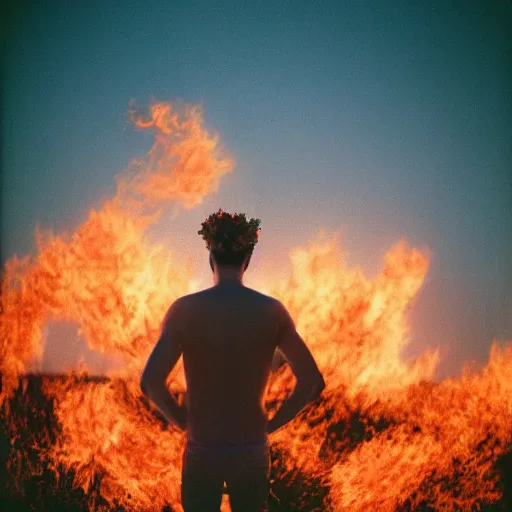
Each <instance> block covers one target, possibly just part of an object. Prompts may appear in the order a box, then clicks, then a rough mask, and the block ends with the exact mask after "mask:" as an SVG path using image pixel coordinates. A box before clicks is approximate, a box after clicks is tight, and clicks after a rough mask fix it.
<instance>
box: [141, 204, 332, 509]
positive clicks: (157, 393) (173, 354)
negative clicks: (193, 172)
mask: <svg viewBox="0 0 512 512" xmlns="http://www.w3.org/2000/svg"><path fill="white" fill-rule="evenodd" d="M259 222H260V221H259V219H251V220H250V221H247V220H246V219H245V215H244V214H237V215H230V214H228V213H226V212H223V211H222V210H219V211H218V212H217V213H215V214H212V215H210V216H209V217H208V219H206V221H205V222H204V223H203V224H202V226H203V229H202V230H201V231H199V234H202V235H203V238H204V239H205V240H206V243H207V248H208V249H209V250H210V266H211V269H212V271H213V274H214V286H213V287H211V288H208V289H206V290H203V291H200V292H197V293H193V294H190V295H186V296H183V297H181V298H179V299H178V300H176V301H175V302H174V303H173V304H172V305H171V307H170V308H169V311H168V312H167V315H166V317H165V319H164V322H163V325H162V333H161V336H160V339H159V340H158V342H157V344H156V346H155V348H154V350H153V352H152V353H151V355H150V357H149V359H148V361H147V364H146V367H145V369H144V372H143V375H142V378H141V389H142V391H143V393H144V394H145V395H146V396H147V397H148V398H149V399H150V400H151V401H152V402H154V403H155V405H156V406H157V407H158V408H159V409H160V410H161V411H162V412H163V413H164V414H165V415H166V416H167V418H168V419H169V420H170V421H173V422H174V423H176V424H177V425H178V426H179V427H180V428H182V429H186V432H187V445H186V447H185V450H184V454H183V472H182V489H181V497H182V504H183V507H184V509H185V512H195V511H198V512H209V511H214V510H215V511H218V510H219V508H220V503H221V501H222V491H223V485H224V482H226V484H227V486H228V492H229V499H230V504H231V508H232V510H233V512H252V511H261V510H263V511H264V510H268V508H267V499H268V495H269V491H270V486H269V472H270V456H269V445H268V435H269V434H272V432H275V431H276V430H277V429H279V428H281V427H282V426H283V425H285V424H286V423H288V422H289V421H290V420H292V419H293V418H294V417H295V416H296V415H297V414H298V413H299V412H300V411H301V410H302V409H303V408H304V407H305V406H306V405H307V404H308V403H309V402H311V401H313V400H314V399H316V398H317V397H318V396H319V395H320V393H321V392H322V390H323V389H324V387H325V383H324V380H323V378H322V375H321V373H320V371H319V370H318V367H317V365H316V363H315V361H314V359H313V357H312V355H311V353H310V351H309V349H308V348H307V346H306V345H305V344H304V342H303V340H302V339H301V337H300V336H299V334H298V333H297V331H296V330H295V325H294V322H293V320H292V318H291V317H290V315H289V313H288V312H287V310H286V308H285V307H284V306H283V305H282V304H281V303H280V302H279V301H278V300H276V299H274V298H272V297H269V296H266V295H263V294H262V293H259V292H257V291H255V290H253V289H250V288H247V287H245V286H244V285H243V282H242V278H243V274H244V271H245V270H246V269H247V267H248V265H249V261H250V259H251V255H252V252H253V249H254V245H255V244H256V242H257V240H258V234H259V233H258V232H259V227H258V225H259ZM276 348H279V350H280V351H281V352H282V354H283V355H284V357H285V358H286V360H287V361H288V363H289V364H290V366H291V368H292V370H293V372H294V374H295V376H296V378H297V382H296V386H295V389H294V391H293V393H292V395H291V396H290V397H289V398H288V399H287V400H286V401H285V402H284V403H283V405H282V407H281V408H280V409H279V410H278V411H277V413H276V414H275V415H274V417H273V418H272V419H270V420H268V419H267V416H266V411H265V408H264V403H263V399H264V396H263V395H264V392H265V389H266V385H267V379H268V377H269V373H270V370H271V366H272V360H273V357H274V353H275V352H276ZM181 354H183V360H184V368H185V377H186V383H187V393H186V399H185V404H184V405H183V406H180V405H178V403H177V402H176V401H175V400H174V399H173V397H172V396H171V395H170V394H169V392H168V391H167V389H166V388H165V380H166V378H167V376H168V375H169V372H170V371H171V370H172V368H173V367H174V365H175V364H176V362H177V361H178V359H179V357H180V355H181ZM276 354H277V353H276Z"/></svg>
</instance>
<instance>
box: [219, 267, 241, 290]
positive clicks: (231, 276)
mask: <svg viewBox="0 0 512 512" xmlns="http://www.w3.org/2000/svg"><path fill="white" fill-rule="evenodd" d="M213 281H214V283H215V286H226V285H227V286H243V285H244V283H243V272H242V271H241V270H240V269H238V268H231V267H224V268H219V267H217V272H216V273H215V274H214V277H213Z"/></svg>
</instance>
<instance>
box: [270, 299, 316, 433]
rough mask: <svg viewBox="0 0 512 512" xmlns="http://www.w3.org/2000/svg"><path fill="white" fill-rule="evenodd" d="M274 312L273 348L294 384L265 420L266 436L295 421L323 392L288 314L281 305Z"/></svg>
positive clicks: (303, 344)
mask: <svg viewBox="0 0 512 512" xmlns="http://www.w3.org/2000/svg"><path fill="white" fill-rule="evenodd" d="M278 309H279V311H280V313H279V315H280V323H281V328H280V332H279V339H278V340H277V346H278V348H279V350H280V352H281V353H282V354H283V355H284V357H285V358H286V360H287V361H288V363H289V364H290V366H291V368H292V371H293V373H294V374H295V377H296V379H297V382H296V384H295V388H294V390H293V393H292V394H291V395H290V396H289V397H288V398H287V399H286V400H285V401H284V402H283V404H282V405H281V407H280V409H279V410H278V411H277V412H276V414H275V415H274V417H273V418H272V419H271V420H269V422H268V433H269V434H271V433H272V432H275V431H276V430H278V429H280V428H281V427H282V426H283V425H286V423H288V422H289V421H291V420H292V419H293V418H295V416H297V414H299V412H300V411H302V409H304V407H305V406H306V405H307V404H309V403H310V402H312V401H313V400H315V399H316V398H318V397H319V396H320V394H321V393H322V391H323V389H324V388H325V382H324V379H323V377H322V374H321V373H320V370H319V369H318V366H317V365H316V362H315V360H314V359H313V356H312V354H311V352H310V351H309V349H308V347H307V346H306V344H305V343H304V341H303V340H302V338H301V337H300V335H299V333H298V332H297V331H296V329H295V324H294V322H293V320H292V318H291V316H290V314H289V313H288V311H287V310H286V308H285V307H284V306H283V305H282V304H281V303H278Z"/></svg>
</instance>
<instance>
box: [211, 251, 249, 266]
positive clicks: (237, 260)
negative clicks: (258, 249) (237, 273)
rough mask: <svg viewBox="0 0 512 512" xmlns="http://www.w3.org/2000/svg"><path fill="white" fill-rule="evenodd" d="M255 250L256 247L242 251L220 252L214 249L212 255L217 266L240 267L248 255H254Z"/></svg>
mask: <svg viewBox="0 0 512 512" xmlns="http://www.w3.org/2000/svg"><path fill="white" fill-rule="evenodd" d="M253 249H254V247H247V248H246V249H242V250H240V251H218V250H216V249H212V250H211V255H212V258H213V259H214V260H215V261H216V263H217V265H221V266H222V265H226V266H227V265H231V266H240V265H241V264H242V263H243V262H244V259H245V257H246V256H247V255H248V254H252V251H253ZM246 268H247V267H246Z"/></svg>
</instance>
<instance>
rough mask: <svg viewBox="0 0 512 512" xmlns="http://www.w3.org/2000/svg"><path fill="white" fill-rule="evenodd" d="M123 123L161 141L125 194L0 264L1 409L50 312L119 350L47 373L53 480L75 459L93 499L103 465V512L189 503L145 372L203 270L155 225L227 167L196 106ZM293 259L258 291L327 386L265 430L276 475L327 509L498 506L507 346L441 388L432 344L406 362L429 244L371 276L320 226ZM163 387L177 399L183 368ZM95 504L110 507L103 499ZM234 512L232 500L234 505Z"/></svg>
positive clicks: (160, 107) (287, 386)
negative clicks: (108, 360) (90, 370)
mask: <svg viewBox="0 0 512 512" xmlns="http://www.w3.org/2000/svg"><path fill="white" fill-rule="evenodd" d="M130 117H131V119H132V121H133V122H134V124H135V125H136V126H137V127H138V128H140V129H152V130H153V131H154V136H155V140H154V144H153V147H152V148H151V150H150V151H149V152H148V154H147V155H146V156H145V157H144V158H139V159H134V160H133V161H132V162H131V163H130V165H129V166H128V169H127V170H126V171H125V172H123V173H121V174H120V175H119V176H118V181H117V184H118V192H117V194H116V196H115V197H114V198H112V199H110V200H108V201H105V203H104V204H103V206H102V208H101V209H100V210H98V211H96V210H91V212H90V214H89V217H88V219H87V220H86V221H85V222H84V223H83V224H82V225H81V226H79V227H78V228H77V229H76V231H75V233H73V234H72V235H71V236H67V235H61V236H53V235H43V234H41V233H39V232H37V233H36V236H37V247H38V253H37V256H36V257H35V258H29V257H25V258H22V259H18V258H16V257H14V258H13V259H12V260H10V261H9V262H7V264H6V266H5V269H4V275H3V283H2V290H1V307H2V313H3V314H2V316H1V317H0V350H1V359H0V372H1V375H2V388H1V394H0V404H2V406H3V411H4V414H5V415H6V416H7V418H9V415H10V414H11V413H10V409H9V404H10V403H11V402H10V400H11V399H12V397H13V396H14V395H15V393H16V392H20V390H19V388H18V386H19V385H20V384H21V386H22V387H23V386H26V385H27V380H26V379H27V377H26V376H24V372H25V371H26V368H27V365H28V363H29V362H30V360H31V359H33V358H34V357H38V356H40V355H41V352H42V350H43V349H42V334H41V333H42V329H43V328H44V325H45V323H46V322H47V321H48V320H49V319H61V320H68V321H73V322H76V323H77V324H78V325H79V326H80V332H81V334H82V335H83V336H84V338H85V339H86V340H87V343H88V344H89V346H90V347H91V348H92V349H93V350H95V351H99V352H102V353H108V354H111V355H115V356H121V357H122V358H123V360H124V361H125V364H124V366H123V368H122V369H121V370H115V371H111V372H110V373H109V375H108V378H105V379H99V380H98V379H96V380H94V379H90V378H88V377H87V369H84V368H82V369H81V370H79V371H75V372H72V373H71V374H70V375H67V376H65V377H63V378H61V379H44V380H43V385H42V390H43V392H44V394H45V396H46V397H47V399H48V400H51V401H52V403H53V412H54V414H55V416H56V418H57V420H58V423H59V425H60V429H59V431H58V434H57V435H56V438H55V439H54V440H53V441H51V442H50V441H48V446H45V447H44V449H43V447H42V446H41V447H40V452H41V456H42V458H44V459H45V460H46V461H47V464H48V466H49V467H50V468H51V469H52V470H53V471H54V472H55V474H56V475H58V474H59V471H61V469H59V468H65V469H66V470H72V471H73V474H74V484H75V486H76V487H79V488H82V489H83V490H84V492H85V493H90V491H91V489H93V488H94V486H95V485H96V484H97V479H98V475H101V485H100V494H101V499H102V503H104V504H105V505H102V506H103V507H104V508H103V509H104V510H108V507H113V506H116V505H119V506H122V507H124V508H125V509H126V510H161V509H162V508H163V507H165V506H166V505H171V506H172V507H173V508H175V509H177V510H179V509H180V504H179V501H180V500H179V495H180V484H181V481H180V480H181V454H182V450H183V446H184V441H185V439H184V436H183V434H181V433H179V432H178V431H177V430H175V429H173V428H172V426H171V427H165V428H164V425H163V423H161V422H160V421H159V420H158V418H157V415H155V414H154V413H153V412H152V411H151V410H150V408H149V407H148V404H147V403H146V402H145V400H143V399H141V392H140V389H139V385H138V382H139V377H140V374H141V371H142V367H143V364H144V363H145V361H146V359H147V357H148V355H149V352H150V350H151V349H152V347H153V345H154V343H155V342H156V339H157V337H158V333H159V327H160V322H161V320H162V318H163V316H164V314H165V311H166V309H167V307H168V306H169V304H170V303H172V301H173V300H175V299H176V298H177V297H179V296H181V295H184V294H186V293H189V291H190V290H191V289H193V288H194V286H195V285H194V283H196V281H195V279H194V273H193V269H192V268H185V269H183V266H182V265H180V264H179V262H178V261H177V259H176V257H175V256H174V254H173V253H172V252H171V251H169V249H165V248H164V247H163V246H160V245H155V244H153V243H151V242H150V241H149V240H148V238H147V236H146V233H147V230H148V228H149V227H150V226H151V225H153V224H154V223H156V222H157V221H158V218H159V215H160V213H161V211H162V208H163V207H164V206H165V205H166V204H167V203H168V202H169V201H177V202H179V203H180V204H181V205H182V206H183V207H184V208H186V209H188V208H193V207H195V206H197V205H198V204H200V203H201V202H202V201H203V199H204V198H205V197H206V196H207V195H208V194H210V193H212V192H214V191H216V190H217V188H218V186H219V182H220V178H221V177H222V176H223V175H224V174H226V173H229V172H231V170H232V168H233V165H234V160H233V158H232V157H231V156H229V154H227V152H226V151H225V150H224V148H223V147H222V146H221V144H220V141H219V137H218V136H217V135H215V134H214V135H212V134H211V133H210V132H209V131H208V130H207V129H206V128H205V127H204V121H203V116H202V112H201V110H200V108H199V107H197V106H190V105H175V104H170V103H157V104H155V105H153V106H152V107H151V111H150V116H149V117H146V116H144V115H142V114H140V113H139V112H138V111H137V110H136V109H135V108H133V109H132V110H131V112H130ZM290 261H291V274H290V278H289V279H288V280H285V281H282V282H278V283H276V284H274V285H273V286H269V285H268V284H267V283H262V286H261V289H262V290H263V289H264V290H265V292H266V293H269V294H270V295H273V296H275V297H277V298H279V299H280V300H281V301H282V302H283V303H284V304H285V306H286V307H287V308H288V309H289V311H290V313H291V314H292V316H293V318H294V319H295V322H296V326H297V330H298V331H299V333H300V334H301V335H302V336H303V337H304V339H305V340H306V342H307V343H308V346H309V347H310V349H311V351H312V352H313V354H314V356H315V358H316V360H317V361H318V365H319V367H320V369H321V371H322V373H323V374H324V376H325V380H326V383H327V387H326V390H325V391H324V394H323V396H322V398H321V399H319V400H318V401H317V402H316V403H315V404H314V405H312V406H311V407H310V408H308V409H307V410H306V411H304V412H303V413H302V414H301V415H300V416H299V417H298V418H297V419H296V420H294V421H293V422H292V423H291V424H289V425H288V426H287V427H286V428H284V429H282V430H281V431H279V432H278V433H276V434H275V435H274V436H273V437H272V439H271V441H272V450H273V455H274V457H273V458H274V461H273V471H274V474H275V475H277V476H279V479H278V480H276V481H275V482H274V483H273V485H274V486H277V485H278V483H279V481H281V482H285V484H284V485H287V486H290V487H293V486H295V485H299V483H298V482H299V480H301V481H305V482H315V485H318V487H319V488H321V489H325V493H324V494H325V496H323V497H322V499H323V502H324V505H323V506H325V507H327V506H328V505H329V506H331V507H332V508H333V509H334V510H337V511H363V510H364V511H368V510H372V511H373V510H375V511H384V512H385V511H390V512H391V511H395V510H404V509H405V508H404V507H407V509H408V510H414V509H416V508H418V507H420V506H421V505H423V506H425V505H428V506H430V507H432V508H434V509H435V510H445V511H456V510H467V511H469V510H472V508H474V507H475V506H480V505H481V504H483V503H492V502H495V501H497V500H499V499H500V497H501V491H500V481H499V476H498V474H497V472H496V469H495V462H496V460H497V459H498V457H499V456H500V455H501V454H503V453H506V452H508V451H510V450H511V448H512V433H511V430H510V424H511V423H512V381H511V380H510V378H509V376H510V374H511V373H512V344H509V345H507V346H504V347H503V348H500V347H499V346H498V345H497V344H494V345H493V348H492V350H491V353H490V357H489V363H488V365H487V366H486V368H484V369H483V370H482V371H481V372H480V373H471V372H470V371H469V369H466V370H465V372H464V374H463V377H462V378H460V379H448V380H445V381H443V382H441V383H439V384H435V383H434V382H432V379H433V375H434V372H435V369H436V365H437V362H438V358H439V354H438V352H437V351H435V350H434V351H431V352H426V353H424V354H423V355H422V356H421V357H419V358H418V359H417V360H415V361H405V360H404V358H403V355H402V354H403V350H404V348H405V347H406V345H407V344H408V342H409V332H408V326H407V321H406V313H407V310H408V308H409V307H410V306H411V303H412V301H413V299H414V297H415V296H416V295H417V293H418V291H419V290H420V289H421V286H422V284H423V280H424V278H425V275H426V273H427V271H428V265H429V260H428V257H427V255H425V254H423V253H422V252H420V251H418V250H417V249H414V248H411V247H409V246H408V245H407V243H406V241H405V240H402V241H399V242H398V243H397V244H396V245H395V246H394V247H392V248H391V249H390V251H389V252H388V253H387V254H386V256H385V259H384V264H383V269H382V272H381V273H380V275H379V276H377V277H376V278H374V279H368V278H366V277H365V276H364V274H363V272H362V271H361V269H359V268H349V267H348V265H347V264H346V262H345V261H344V259H343V257H342V256H341V252H340V251H339V247H338V241H337V237H336V235H333V236H332V237H326V236H325V234H324V233H321V234H320V235H319V237H318V239H317V240H315V241H314V242H312V243H310V244H309V245H308V246H307V247H302V248H295V249H294V250H292V251H291V253H290ZM293 382H294V377H293V375H292V374H291V371H290V369H289V368H288V367H287V366H286V365H285V366H282V367H281V368H279V369H278V370H277V371H276V372H275V373H273V374H272V376H271V380H270V382H269V386H268V389H267V397H266V402H267V406H268V409H269V411H272V410H273V409H275V407H276V406H277V404H278V403H279V402H280V401H282V400H283V399H284V398H285V397H286V395H287V394H288V393H290V391H291V388H292V385H293ZM168 385H169V387H170V389H171V391H172V392H173V393H175V394H176V396H178V397H180V399H181V398H182V396H183V395H182V394H183V392H184V391H185V380H184V374H183V367H182V364H181V362H180V364H179V365H178V366H177V368H176V369H175V370H174V371H173V372H172V374H171V375H170V376H169V379H168ZM24 390H25V389H23V390H22V391H21V392H23V391H24ZM9 428H10V432H11V434H12V436H14V437H15V436H17V431H18V429H19V428H21V427H20V426H19V425H17V424H16V422H14V421H11V423H10V424H9ZM357 428H359V429H360V430H361V432H362V434H361V436H360V437H359V438H355V437H354V431H355V430H357ZM275 454H278V456H277V457H276V456H275ZM23 460H24V457H23V454H21V453H16V452H13V453H11V459H10V468H11V469H12V468H15V467H18V470H19V472H21V466H22V465H23ZM25 471H26V469H25ZM34 471H35V470H34ZM13 473H14V471H13ZM19 478H21V477H19ZM301 485H302V484H301ZM20 487H22V486H21V484H20ZM88 495H89V494H88ZM90 495H91V496H93V494H90ZM306 501H307V500H306ZM89 505H90V508H91V510H99V509H101V507H100V505H99V504H98V501H97V500H96V498H94V499H93V497H91V498H90V502H89ZM302 506H304V509H306V508H305V507H306V505H305V504H304V502H301V503H300V504H298V505H297V509H300V508H301V507H302ZM103 509H102V510H103ZM223 510H225V511H226V510H229V505H228V503H227V501H226V499H224V502H223ZM308 510H309V509H308Z"/></svg>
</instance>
